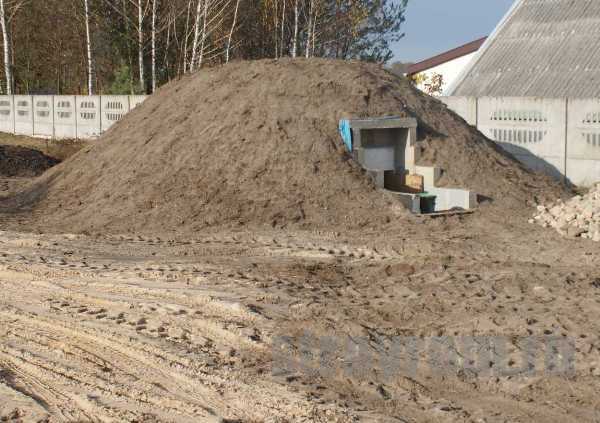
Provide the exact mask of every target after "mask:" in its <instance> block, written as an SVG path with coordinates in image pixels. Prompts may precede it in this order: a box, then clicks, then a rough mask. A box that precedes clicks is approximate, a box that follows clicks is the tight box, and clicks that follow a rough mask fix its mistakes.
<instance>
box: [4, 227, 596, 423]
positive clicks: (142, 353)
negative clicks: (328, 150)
mask: <svg viewBox="0 0 600 423" xmlns="http://www.w3.org/2000/svg"><path fill="white" fill-rule="evenodd" d="M462 219H463V218H461V220H462ZM484 223H485V224H487V225H491V226H490V227H488V229H490V228H491V229H494V222H493V221H492V222H491V223H490V220H489V217H488V218H487V219H486V220H484V219H479V218H478V217H476V216H475V217H471V218H467V220H465V221H460V220H457V221H438V222H429V221H427V222H425V226H426V227H427V232H424V231H423V228H420V225H421V226H424V225H423V224H419V223H416V224H415V226H414V228H411V229H410V230H407V231H406V233H403V234H386V236H382V235H379V234H351V235H345V234H317V233H300V232H299V233H284V232H239V233H223V232H216V233H212V234H206V235H205V236H203V237H198V238H196V239H193V240H191V239H190V240H177V241H174V240H167V239H161V238H157V237H152V238H148V237H136V236H133V237H132V236H123V237H121V236H113V237H95V238H93V237H84V236H72V235H54V236H51V235H31V234H23V233H19V232H1V233H0V251H1V252H0V292H2V295H1V297H0V338H1V339H2V342H1V343H0V369H1V370H0V372H1V373H0V398H2V399H3V401H1V402H0V416H3V418H10V417H15V418H16V419H17V420H18V418H19V417H20V418H21V419H22V421H43V419H45V418H47V417H49V418H50V421H140V422H141V421H144V422H146V421H243V422H253V421H273V422H275V421H282V422H283V421H290V422H296V421H307V422H309V421H310V422H312V421H340V422H344V421H398V422H421V421H465V422H471V421H478V422H483V421H485V422H500V421H523V422H530V421H544V422H548V421H556V422H564V421H590V422H592V421H597V419H598V417H599V416H600V414H599V408H598V401H597V395H596V394H597V391H598V389H599V388H600V386H599V385H600V383H599V378H600V355H599V349H598V348H599V345H600V344H599V340H598V335H597V334H598V333H599V332H598V329H599V324H598V322H597V319H595V318H594V316H597V315H598V312H599V310H600V271H598V269H599V267H598V265H599V261H600V256H599V255H598V250H597V247H596V246H595V245H592V243H586V242H575V241H561V240H559V239H557V238H554V237H553V235H550V234H546V233H545V232H543V230H540V231H538V230H537V229H536V228H533V229H531V231H532V232H533V233H532V234H531V235H530V236H528V237H524V236H523V235H522V234H521V233H519V231H517V230H512V231H511V230H506V231H504V232H503V235H500V234H499V232H495V231H493V230H491V231H490V230H488V231H483V230H481V229H482V228H481V225H483V224H484ZM509 229H510V228H509ZM515 229H516V228H515ZM473 233H477V234H478V235H477V236H474V235H472V234H473ZM425 234H429V235H430V236H429V237H428V236H426V235H425ZM533 235H535V236H539V237H541V238H540V241H539V243H536V242H535V241H534V237H533ZM519 240H520V241H521V242H519ZM487 335H494V336H505V337H504V338H501V339H502V340H507V349H506V351H505V352H498V351H495V352H494V353H493V354H492V355H491V356H490V357H492V359H491V360H490V363H489V369H491V370H490V371H489V372H486V371H483V370H482V369H481V368H469V366H466V365H464V363H463V365H462V366H459V367H460V368H459V369H458V370H456V369H455V370H451V371H446V368H445V367H444V365H446V364H447V363H445V362H444V363H445V364H444V363H443V361H444V357H445V356H440V357H441V358H440V360H441V361H437V362H436V361H435V359H432V357H433V358H435V357H436V356H434V355H433V354H432V353H431V348H433V347H435V346H436V345H437V347H440V346H441V348H442V351H446V352H447V351H455V352H456V353H457V354H456V355H455V356H454V357H455V358H456V359H457V360H458V361H461V359H464V358H465V357H466V354H465V351H464V349H463V347H464V345H463V344H462V343H461V342H463V341H464V340H465V339H466V338H468V339H471V340H472V339H474V340H475V341H476V342H480V344H478V345H479V349H480V350H481V349H482V348H483V347H482V345H483V344H485V339H487V338H485V336H487ZM473 336H475V337H478V336H481V337H482V338H470V337H473ZM532 337H535V338H536V339H546V338H552V337H558V338H559V339H560V338H563V339H567V340H569V341H570V342H572V345H573V348H574V350H573V351H574V357H573V363H574V366H573V369H571V370H573V371H567V370H568V369H567V370H564V371H561V369H558V370H559V371H556V372H554V373H552V372H550V371H548V369H547V368H546V367H547V366H546V363H545V362H544V357H545V356H544V355H543V351H541V350H540V351H538V353H539V354H537V355H536V356H535V360H534V361H536V365H537V367H538V369H537V370H536V371H535V372H532V373H531V374H518V372H516V374H513V375H507V374H506V372H502V371H501V370H499V369H501V368H503V366H504V367H505V368H506V369H507V370H510V369H512V370H515V369H519V368H524V369H525V368H527V366H526V365H525V367H523V364H524V363H522V362H520V360H521V359H522V352H523V350H524V349H525V346H524V345H525V344H526V342H527V340H528V339H530V338H532ZM398 339H401V340H407V339H420V340H422V341H423V342H424V343H423V344H419V345H421V346H417V348H416V349H414V350H412V352H411V351H410V350H405V349H403V350H395V349H394V342H395V341H397V340H398ZM328 342H329V343H333V344H334V348H326V344H327V343H328ZM463 343H464V342H463ZM415 345H416V344H415ZM544 345H545V344H544ZM444 348H445V349H444ZM274 352H275V353H276V354H275V355H273V354H274ZM561 352H563V350H560V351H559V353H561ZM408 357H412V358H414V359H416V360H417V362H418V363H419V368H418V370H417V371H416V372H413V371H411V370H410V369H408V368H402V366H401V364H405V363H407V362H410V361H407V360H406V359H407V358H408ZM553 357H554V358H556V357H558V358H559V359H558V360H557V361H558V362H559V364H560V363H562V362H561V361H560V357H561V356H559V355H555V356H553ZM386 360H387V361H386ZM390 366H391V367H390ZM220 419H221V420H220ZM227 419H230V420H227ZM236 419H237V420H236Z"/></svg>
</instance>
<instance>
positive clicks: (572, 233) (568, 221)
mask: <svg viewBox="0 0 600 423" xmlns="http://www.w3.org/2000/svg"><path fill="white" fill-rule="evenodd" d="M529 222H530V223H537V224H539V225H541V226H543V227H545V228H554V229H556V230H557V231H558V233H560V234H561V235H563V236H568V237H573V238H575V237H581V238H587V239H592V240H594V241H596V242H600V184H597V185H595V186H594V187H593V188H592V189H590V191H589V192H588V193H587V194H586V195H583V196H582V195H577V196H575V197H573V198H571V199H570V200H569V201H567V202H564V201H562V200H558V201H557V202H556V203H555V204H551V205H549V206H538V207H537V213H536V214H535V215H534V217H533V219H530V220H529Z"/></svg>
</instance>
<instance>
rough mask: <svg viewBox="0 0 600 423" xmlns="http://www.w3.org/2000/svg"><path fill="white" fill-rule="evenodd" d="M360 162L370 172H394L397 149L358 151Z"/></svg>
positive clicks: (372, 148)
mask: <svg viewBox="0 0 600 423" xmlns="http://www.w3.org/2000/svg"><path fill="white" fill-rule="evenodd" d="M356 151H357V154H358V162H359V163H360V164H361V166H362V167H363V168H365V169H368V170H394V169H396V161H395V160H394V155H395V149H394V147H393V146H383V147H369V148H360V149H357V150H356Z"/></svg>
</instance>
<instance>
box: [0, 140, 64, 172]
mask: <svg viewBox="0 0 600 423" xmlns="http://www.w3.org/2000/svg"><path fill="white" fill-rule="evenodd" d="M58 163H59V161H58V160H57V159H54V158H52V157H48V156H46V155H45V154H43V153H41V152H39V151H37V150H33V149H30V148H24V147H19V146H14V145H0V177H8V178H14V177H22V178H27V177H34V176H39V175H41V174H42V173H44V172H45V171H46V170H48V169H50V168H51V167H52V166H55V165H57V164H58Z"/></svg>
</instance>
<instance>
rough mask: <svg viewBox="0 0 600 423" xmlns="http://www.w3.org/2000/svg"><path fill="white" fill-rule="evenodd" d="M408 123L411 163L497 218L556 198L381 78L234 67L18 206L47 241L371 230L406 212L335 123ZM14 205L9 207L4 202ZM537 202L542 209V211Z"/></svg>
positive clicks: (316, 69) (351, 69) (159, 100)
mask: <svg viewBox="0 0 600 423" xmlns="http://www.w3.org/2000/svg"><path fill="white" fill-rule="evenodd" d="M390 115H396V116H414V117H416V118H417V119H418V120H419V128H420V129H419V148H421V149H422V163H421V164H436V165H437V166H439V167H441V168H443V169H445V171H446V174H445V176H444V179H443V183H444V184H445V185H447V186H456V187H465V188H469V189H471V190H474V191H476V192H477V193H478V194H480V195H481V198H489V199H492V200H494V202H495V204H497V205H498V207H503V208H504V209H505V210H513V209H516V208H519V209H523V206H524V202H525V201H529V200H532V199H534V198H535V197H538V198H541V199H543V198H554V197H556V196H557V195H561V193H562V191H561V190H562V188H561V187H558V186H555V185H552V184H551V183H550V181H549V179H548V178H546V177H543V176H539V175H535V174H532V173H530V172H528V171H527V170H525V169H524V168H523V167H522V166H521V165H520V164H519V163H518V162H517V161H516V160H514V159H513V158H512V157H511V156H509V155H507V154H505V153H504V152H502V151H501V150H500V149H499V148H498V147H496V146H495V144H494V143H493V142H491V141H490V140H488V139H486V138H485V137H484V136H483V135H482V134H480V133H479V132H478V131H477V130H476V129H474V128H472V127H470V126H469V125H467V124H466V123H465V122H464V120H463V119H461V118H460V117H458V116H457V115H456V114H454V113H453V112H451V111H449V110H448V109H447V108H446V106H445V105H443V104H442V103H441V102H439V101H438V100H435V99H433V98H431V97H429V96H426V95H425V94H422V93H421V92H419V91H418V90H417V89H416V88H414V87H413V86H412V85H411V83H410V82H409V81H408V80H406V79H404V78H399V77H397V76H395V75H393V74H391V73H389V72H387V71H386V70H384V69H383V68H382V67H380V66H378V65H374V64H368V63H362V62H344V61H332V60H323V59H311V60H279V61H275V60H262V61H255V62H236V63H230V64H228V65H225V66H222V67H218V68H214V69H206V70H205V69H203V70H201V71H199V72H197V73H196V74H194V75H191V76H187V77H185V78H182V79H181V80H178V81H175V82H172V83H170V84H168V85H166V86H165V87H163V88H162V89H160V90H159V91H158V92H157V93H156V94H155V95H153V96H151V97H150V98H149V99H148V100H147V101H146V102H145V103H144V104H143V105H142V106H141V107H139V108H137V109H136V110H134V111H132V112H131V113H129V114H128V115H127V116H126V118H125V119H123V120H122V121H121V122H119V123H118V124H117V125H115V126H114V127H113V128H112V129H111V130H110V131H108V132H107V133H106V134H105V135H103V136H102V137H101V138H100V139H99V140H98V141H97V142H96V143H95V144H94V145H93V146H88V147H85V148H84V149H82V151H80V152H79V153H77V154H76V155H75V156H73V157H72V158H70V159H69V160H67V161H65V162H64V163H63V164H61V165H59V166H57V167H55V168H54V169H52V170H50V171H49V172H48V173H46V174H45V175H44V176H43V177H42V178H40V179H38V180H37V182H36V183H35V185H33V186H32V187H30V189H29V190H28V192H26V193H24V195H23V197H22V198H21V205H23V204H24V202H25V200H27V202H29V203H30V204H29V205H33V206H34V207H35V208H36V209H37V211H38V212H39V213H37V215H38V216H40V217H39V220H38V222H39V223H40V224H42V225H43V226H46V227H47V228H51V229H52V230H68V231H72V232H79V231H100V230H102V231H108V232H129V231H147V232H151V231H152V232H154V231H182V232H190V231H195V230H199V229H202V228H206V227H209V226H214V225H229V226H245V225H249V226H260V225H269V226H273V227H290V226H294V227H300V228H336V229H341V228H358V227H365V226H371V227H381V225H386V224H389V223H390V222H398V221H402V220H403V216H408V213H407V212H406V211H405V210H404V208H403V207H402V206H401V205H400V203H399V202H398V201H397V199H396V198H394V196H392V195H388V194H385V193H383V192H381V191H378V190H376V188H375V187H374V185H373V184H372V183H371V182H370V181H369V179H368V178H367V177H366V176H365V173H364V172H363V171H362V169H360V167H359V166H358V165H357V164H356V163H355V162H354V161H353V160H352V158H351V156H350V155H349V154H348V152H347V151H346V149H345V147H344V145H343V143H342V141H341V138H340V136H339V134H338V131H337V127H338V122H339V119H341V118H362V117H381V116H390ZM13 200H14V199H13ZM540 201H542V200H540Z"/></svg>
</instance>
